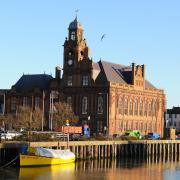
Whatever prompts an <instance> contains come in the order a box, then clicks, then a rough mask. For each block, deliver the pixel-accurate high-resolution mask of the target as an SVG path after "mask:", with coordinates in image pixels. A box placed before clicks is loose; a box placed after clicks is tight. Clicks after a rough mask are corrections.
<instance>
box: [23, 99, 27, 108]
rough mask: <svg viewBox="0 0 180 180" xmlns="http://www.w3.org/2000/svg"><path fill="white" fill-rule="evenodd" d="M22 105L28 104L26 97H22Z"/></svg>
mask: <svg viewBox="0 0 180 180" xmlns="http://www.w3.org/2000/svg"><path fill="white" fill-rule="evenodd" d="M23 106H28V97H23Z"/></svg>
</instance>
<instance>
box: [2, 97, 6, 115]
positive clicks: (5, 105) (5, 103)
mask: <svg viewBox="0 0 180 180" xmlns="http://www.w3.org/2000/svg"><path fill="white" fill-rule="evenodd" d="M5 107H6V96H5V93H4V106H3V116H4V115H5Z"/></svg>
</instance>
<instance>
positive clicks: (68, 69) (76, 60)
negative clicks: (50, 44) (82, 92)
mask: <svg viewBox="0 0 180 180" xmlns="http://www.w3.org/2000/svg"><path fill="white" fill-rule="evenodd" d="M83 32H84V30H83V27H82V25H81V24H80V23H79V22H78V20H77V17H76V18H75V19H74V21H72V22H71V23H70V25H69V28H68V37H66V40H65V42H64V64H63V70H64V73H63V80H64V85H65V86H66V85H67V86H80V85H81V75H82V74H83V73H86V72H85V71H88V69H89V68H88V67H89V65H91V64H92V61H91V60H90V59H89V48H88V46H87V43H86V39H84V37H83ZM82 66H83V68H82ZM87 66H88V67H87ZM82 69H83V71H84V72H82V71H81V70H82Z"/></svg>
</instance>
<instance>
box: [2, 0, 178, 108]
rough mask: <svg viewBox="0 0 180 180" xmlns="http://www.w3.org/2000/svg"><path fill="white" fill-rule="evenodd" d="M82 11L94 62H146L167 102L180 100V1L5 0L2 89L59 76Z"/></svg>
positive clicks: (127, 63)
mask: <svg viewBox="0 0 180 180" xmlns="http://www.w3.org/2000/svg"><path fill="white" fill-rule="evenodd" d="M76 9H79V13H78V19H79V21H80V22H81V24H82V25H83V27H84V30H85V32H84V34H85V38H86V39H87V42H88V45H89V47H90V56H91V57H93V59H94V61H98V60H99V59H100V58H101V59H104V60H107V61H110V62H114V63H119V64H125V65H130V64H131V63H132V62H135V63H137V64H145V65H146V78H147V79H148V80H149V81H150V82H152V83H153V84H154V85H155V86H156V87H158V88H160V89H164V90H165V93H166V95H167V106H168V107H169V108H170V107H172V106H178V105H179V104H180V83H179V82H178V72H179V71H180V70H179V67H180V23H179V22H180V10H179V9H180V1H178V0H177V1H175V0H171V1H169V0H158V1H157V0H149V1H144V0H124V1H123V0H104V1H102V0H99V1H98V0H91V1H84V0H76V1H73V0H69V1H61V0H15V1H13V0H6V1H5V0H4V1H3V0H0V89H5V88H10V87H11V86H12V85H13V84H15V83H16V81H17V80H18V79H19V78H20V77H21V76H22V75H23V73H25V74H28V73H29V74H39V73H44V72H46V73H47V74H51V73H52V75H54V68H55V66H57V65H60V66H62V64H63V47H62V45H63V43H64V40H65V37H66V36H67V28H68V25H69V23H70V22H71V21H72V20H73V19H74V17H75V10H76ZM102 34H107V36H106V38H105V39H104V40H103V42H101V41H100V38H101V36H102Z"/></svg>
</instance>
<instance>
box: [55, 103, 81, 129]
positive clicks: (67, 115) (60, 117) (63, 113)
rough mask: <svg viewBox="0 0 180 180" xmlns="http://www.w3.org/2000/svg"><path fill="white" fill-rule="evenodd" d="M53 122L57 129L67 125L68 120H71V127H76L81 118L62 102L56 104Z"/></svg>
mask: <svg viewBox="0 0 180 180" xmlns="http://www.w3.org/2000/svg"><path fill="white" fill-rule="evenodd" d="M53 120H54V121H55V122H54V124H55V127H59V126H63V125H65V123H66V120H69V123H70V125H76V124H77V122H78V120H79V118H78V116H76V115H75V114H74V112H73V110H72V108H71V107H70V106H68V104H67V103H64V102H61V103H55V104H54V114H53Z"/></svg>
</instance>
